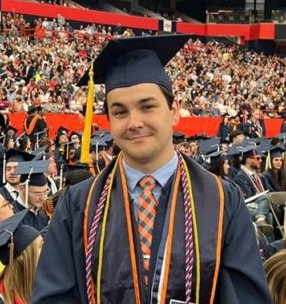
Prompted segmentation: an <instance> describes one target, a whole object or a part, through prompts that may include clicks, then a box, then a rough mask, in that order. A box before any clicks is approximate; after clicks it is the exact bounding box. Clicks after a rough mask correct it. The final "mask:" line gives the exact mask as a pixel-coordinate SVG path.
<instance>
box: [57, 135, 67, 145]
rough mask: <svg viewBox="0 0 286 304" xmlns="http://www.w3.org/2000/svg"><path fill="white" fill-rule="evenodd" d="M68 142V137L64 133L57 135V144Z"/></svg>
mask: <svg viewBox="0 0 286 304" xmlns="http://www.w3.org/2000/svg"><path fill="white" fill-rule="evenodd" d="M68 142H69V139H68V137H67V136H66V135H65V134H62V135H61V136H60V137H59V144H66V143H68Z"/></svg>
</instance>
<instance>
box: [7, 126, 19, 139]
mask: <svg viewBox="0 0 286 304" xmlns="http://www.w3.org/2000/svg"><path fill="white" fill-rule="evenodd" d="M17 132H18V129H16V128H15V127H13V126H8V127H7V129H6V136H11V137H14V138H16V136H17Z"/></svg>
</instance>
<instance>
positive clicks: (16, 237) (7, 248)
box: [0, 209, 40, 265]
mask: <svg viewBox="0 0 286 304" xmlns="http://www.w3.org/2000/svg"><path fill="white" fill-rule="evenodd" d="M28 212H29V210H28V209H25V210H23V211H20V212H18V213H16V214H15V215H13V216H11V217H9V218H8V219H6V220H3V221H1V223H0V261H1V263H2V264H4V265H8V264H9V262H10V258H11V255H12V256H14V258H16V257H18V256H19V255H20V254H21V253H22V252H23V251H24V250H25V249H26V248H27V247H28V246H29V245H30V244H31V243H32V242H33V241H34V240H35V239H36V238H37V237H38V236H39V235H40V234H39V232H38V231H37V230H36V229H34V228H33V227H31V226H27V225H23V224H22V222H23V219H24V218H25V216H26V215H27V213H28ZM11 243H13V244H14V252H13V253H12V252H11V250H12V249H13V246H11Z"/></svg>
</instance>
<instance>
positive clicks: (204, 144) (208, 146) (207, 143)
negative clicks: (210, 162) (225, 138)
mask: <svg viewBox="0 0 286 304" xmlns="http://www.w3.org/2000/svg"><path fill="white" fill-rule="evenodd" d="M219 147H220V139H219V138H218V137H214V138H210V139H207V140H202V141H201V142H200V145H199V151H200V153H202V154H209V153H212V152H215V151H218V150H219Z"/></svg>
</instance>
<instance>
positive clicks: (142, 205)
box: [138, 175, 157, 285]
mask: <svg viewBox="0 0 286 304" xmlns="http://www.w3.org/2000/svg"><path fill="white" fill-rule="evenodd" d="M139 184H140V186H141V187H142V192H141V193H140V195H139V197H138V229H139V236H140V241H141V250H142V254H143V266H144V271H145V274H144V281H145V284H146V285H147V284H148V273H149V266H150V256H151V245H152V232H153V226H154V220H155V216H156V208H157V201H156V199H155V197H154V195H153V193H152V191H153V189H154V188H155V187H156V180H155V178H154V177H153V176H151V175H146V176H144V177H143V178H142V179H141V180H140V181H139Z"/></svg>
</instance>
